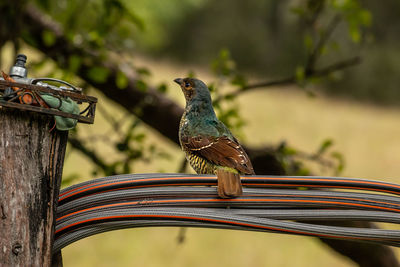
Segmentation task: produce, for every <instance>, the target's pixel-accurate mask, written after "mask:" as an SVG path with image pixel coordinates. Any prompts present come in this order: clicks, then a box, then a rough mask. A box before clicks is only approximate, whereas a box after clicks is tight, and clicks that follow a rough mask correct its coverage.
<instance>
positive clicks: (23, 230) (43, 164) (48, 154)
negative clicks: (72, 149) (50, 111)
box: [0, 107, 68, 266]
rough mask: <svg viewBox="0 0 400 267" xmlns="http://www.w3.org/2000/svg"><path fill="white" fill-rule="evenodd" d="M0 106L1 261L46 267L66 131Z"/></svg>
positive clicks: (43, 118) (50, 121)
mask: <svg viewBox="0 0 400 267" xmlns="http://www.w3.org/2000/svg"><path fill="white" fill-rule="evenodd" d="M53 124H54V119H53V118H52V117H50V116H45V115H40V114H36V113H31V112H23V111H19V110H11V109H5V108H1V107H0V129H1V131H0V180H1V182H0V259H1V260H0V265H1V266H50V265H51V256H52V245H53V234H54V219H55V218H54V214H55V210H56V207H57V200H58V193H59V188H60V182H61V175H62V168H63V162H64V155H65V148H66V143H67V137H68V132H59V131H56V130H53V131H51V132H50V129H51V128H52V126H53Z"/></svg>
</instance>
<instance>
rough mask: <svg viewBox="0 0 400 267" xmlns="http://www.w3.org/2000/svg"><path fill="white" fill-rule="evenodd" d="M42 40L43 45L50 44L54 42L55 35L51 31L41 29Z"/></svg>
mask: <svg viewBox="0 0 400 267" xmlns="http://www.w3.org/2000/svg"><path fill="white" fill-rule="evenodd" d="M42 40H43V43H44V45H45V46H52V45H54V43H55V42H56V36H55V35H54V33H53V32H51V31H47V30H44V31H42Z"/></svg>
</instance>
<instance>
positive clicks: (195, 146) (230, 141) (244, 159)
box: [174, 78, 255, 198]
mask: <svg viewBox="0 0 400 267" xmlns="http://www.w3.org/2000/svg"><path fill="white" fill-rule="evenodd" d="M174 82H176V83H177V84H179V86H180V87H181V89H182V92H183V94H184V96H185V100H186V106H185V110H184V112H183V115H182V118H181V121H180V124H179V142H180V145H181V148H182V150H183V151H184V152H185V156H186V159H187V161H188V162H189V164H190V165H191V166H192V168H193V169H194V170H195V171H196V173H198V174H215V175H216V176H217V181H218V183H217V191H218V195H219V197H220V198H235V197H239V196H241V195H242V193H243V190H242V184H241V180H240V175H241V174H250V175H252V174H255V173H254V169H253V165H252V164H251V161H250V159H249V156H248V155H247V154H246V152H245V150H244V149H243V147H242V146H241V145H240V143H239V141H238V140H237V139H236V138H235V136H233V134H232V133H231V131H230V130H229V129H228V127H226V126H225V124H224V123H223V122H221V121H220V120H219V119H218V118H217V116H216V114H215V111H214V108H213V106H212V101H211V95H210V90H209V89H208V87H207V85H206V84H205V83H204V82H202V81H201V80H199V79H195V78H176V79H174Z"/></svg>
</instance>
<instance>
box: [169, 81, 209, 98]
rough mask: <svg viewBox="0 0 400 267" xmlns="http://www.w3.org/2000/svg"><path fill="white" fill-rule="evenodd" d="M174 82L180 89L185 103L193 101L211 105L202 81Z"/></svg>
mask: <svg viewBox="0 0 400 267" xmlns="http://www.w3.org/2000/svg"><path fill="white" fill-rule="evenodd" d="M174 82H176V83H177V84H179V86H180V87H181V89H182V92H183V94H184V95H185V99H186V103H192V102H194V101H201V102H209V103H211V96H210V91H209V90H208V87H207V85H206V84H205V83H203V82H202V81H200V80H198V79H195V78H176V79H175V80H174Z"/></svg>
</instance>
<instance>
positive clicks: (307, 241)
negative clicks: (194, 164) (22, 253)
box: [63, 60, 400, 267]
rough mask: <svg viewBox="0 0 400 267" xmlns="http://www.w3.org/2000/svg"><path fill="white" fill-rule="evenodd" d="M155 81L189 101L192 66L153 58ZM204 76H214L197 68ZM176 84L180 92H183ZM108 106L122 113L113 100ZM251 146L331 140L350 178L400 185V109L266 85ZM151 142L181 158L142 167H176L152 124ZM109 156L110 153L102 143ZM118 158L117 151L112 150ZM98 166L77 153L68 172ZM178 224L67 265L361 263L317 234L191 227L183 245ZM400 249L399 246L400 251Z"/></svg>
mask: <svg viewBox="0 0 400 267" xmlns="http://www.w3.org/2000/svg"><path fill="white" fill-rule="evenodd" d="M145 63H146V64H150V65H152V66H155V68H153V69H152V71H153V73H154V76H156V78H154V80H155V81H165V82H167V83H168V84H169V85H170V93H169V94H170V97H171V98H173V99H174V100H177V101H179V102H180V103H183V97H182V96H181V93H180V90H179V89H178V88H177V86H176V85H174V84H173V83H172V81H171V80H172V79H173V78H176V77H179V76H184V75H185V74H186V73H187V72H188V68H187V67H185V68H184V67H174V68H170V66H171V64H170V63H168V62H156V63H157V64H153V63H155V62H151V60H146V61H145ZM196 73H198V74H200V75H199V77H206V78H205V80H207V79H208V77H209V76H208V74H207V73H201V72H196ZM175 89H176V90H175ZM98 96H99V98H100V105H103V106H104V107H105V108H106V109H107V110H110V111H112V112H115V114H117V115H116V116H117V117H118V116H119V115H118V114H121V110H119V109H118V107H116V106H115V105H114V104H113V103H108V102H106V101H104V99H103V98H102V96H101V95H98ZM239 105H240V108H241V111H242V114H243V117H244V118H245V119H246V120H247V122H248V124H247V125H246V126H245V128H244V135H245V140H246V143H249V144H252V145H261V144H270V143H277V142H280V141H282V140H287V141H288V142H289V144H290V145H292V146H294V147H296V148H298V149H302V150H304V151H312V150H315V149H316V148H317V147H318V146H319V145H320V143H321V142H322V141H323V140H324V139H326V138H332V139H333V140H334V142H335V147H334V148H335V150H337V151H340V152H341V153H343V154H344V155H345V159H346V168H345V171H344V174H343V176H349V177H363V178H374V179H379V180H385V181H390V182H396V183H400V179H399V178H400V176H399V173H400V171H399V167H398V166H399V163H400V153H399V151H400V138H399V137H400V126H399V118H400V109H398V108H385V107H376V106H371V105H366V104H357V103H354V102H350V101H344V100H332V99H329V98H326V97H324V96H319V97H317V98H309V97H307V95H306V94H305V93H303V92H301V91H299V90H297V89H294V88H288V89H282V90H281V89H274V90H264V91H262V90H260V91H256V92H252V93H248V94H244V95H243V96H241V97H240V99H239ZM79 127H80V130H81V131H82V132H83V135H88V134H91V133H99V132H101V131H105V128H106V126H105V119H104V118H102V117H101V116H98V117H97V119H96V123H95V125H93V126H86V125H79ZM143 131H150V137H149V140H148V142H150V143H151V142H154V143H157V144H159V145H160V146H161V147H162V149H163V150H165V151H166V152H168V153H170V154H171V155H178V156H174V157H173V159H172V160H171V161H169V160H160V161H158V162H157V163H154V162H153V163H140V164H137V165H136V166H135V172H156V171H160V170H162V171H166V172H175V171H176V170H177V169H178V164H179V162H180V161H181V160H182V158H183V154H182V153H181V152H180V150H179V149H178V148H177V147H176V146H175V145H174V144H171V143H169V142H168V141H166V140H164V139H163V137H161V136H159V135H158V134H157V133H155V132H154V131H151V129H147V128H146V127H145V126H143ZM98 149H100V151H101V152H102V153H109V152H110V151H108V149H107V148H106V147H102V146H99V148H98ZM110 157H112V155H110ZM77 166H79V169H77ZM90 169H91V167H90V163H89V162H87V161H86V160H85V159H84V158H82V157H81V156H80V155H79V154H76V153H69V154H68V157H67V160H66V165H65V176H68V175H70V174H73V173H77V172H79V174H80V176H81V177H82V178H81V179H80V180H84V179H88V178H90ZM178 232H179V229H178V228H149V229H131V230H121V231H115V232H111V233H105V234H102V235H97V236H93V237H90V238H86V239H84V240H81V241H79V242H76V243H74V244H72V245H70V246H68V247H67V248H65V249H63V259H64V264H65V266H210V267H212V266H233V267H235V266H328V267H329V266H335V267H337V266H353V263H352V262H351V261H350V260H348V259H346V258H344V257H342V256H340V255H338V254H336V253H335V252H333V251H332V250H330V249H329V248H327V247H326V246H325V245H323V244H322V243H321V242H319V241H318V240H317V239H314V238H306V237H297V236H287V235H278V234H263V233H253V232H241V231H230V230H225V231H222V230H207V229H188V230H187V233H186V240H185V242H184V243H183V244H178V242H177V236H178ZM397 252H398V251H397Z"/></svg>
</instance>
